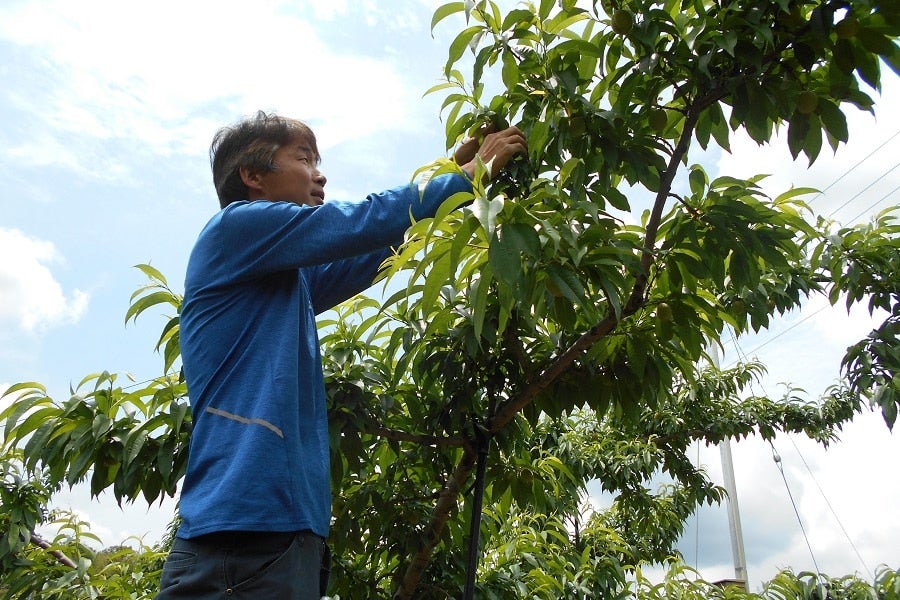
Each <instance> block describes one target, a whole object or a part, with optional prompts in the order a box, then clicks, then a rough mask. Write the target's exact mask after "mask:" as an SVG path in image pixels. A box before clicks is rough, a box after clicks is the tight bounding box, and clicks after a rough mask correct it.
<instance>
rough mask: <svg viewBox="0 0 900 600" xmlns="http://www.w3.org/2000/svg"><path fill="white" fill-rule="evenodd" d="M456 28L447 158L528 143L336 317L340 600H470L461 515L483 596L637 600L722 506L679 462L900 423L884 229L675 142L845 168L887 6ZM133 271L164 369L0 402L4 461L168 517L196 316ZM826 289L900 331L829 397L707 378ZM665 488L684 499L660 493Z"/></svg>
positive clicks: (744, 378)
mask: <svg viewBox="0 0 900 600" xmlns="http://www.w3.org/2000/svg"><path fill="white" fill-rule="evenodd" d="M460 14H461V15H462V16H464V17H465V20H466V27H465V28H464V29H463V30H462V31H461V32H460V33H459V34H458V35H457V36H456V38H455V39H454V41H453V42H452V44H451V46H450V49H449V58H448V61H447V64H446V67H445V70H444V74H445V76H446V82H444V83H442V84H440V85H438V86H435V88H433V89H432V90H431V91H432V92H433V93H438V92H441V93H446V94H447V96H446V100H445V101H444V109H445V111H446V115H445V122H446V131H447V146H448V148H449V147H451V146H453V145H454V144H455V143H456V142H457V140H458V139H459V138H461V137H462V136H464V135H466V134H477V132H478V131H479V130H480V128H481V127H483V126H484V125H485V124H492V125H494V126H503V125H506V124H508V123H515V124H518V125H519V126H520V127H521V128H522V129H523V130H524V131H525V132H526V134H527V136H528V140H529V148H530V151H529V155H528V157H526V158H525V159H524V160H522V161H520V162H518V163H515V164H513V165H512V166H511V167H509V168H508V169H507V171H506V172H505V173H503V174H501V176H500V177H499V178H497V179H496V180H495V182H494V183H492V184H490V185H489V186H487V187H481V186H477V189H476V190H475V193H474V194H473V195H465V194H463V195H458V196H456V197H454V198H451V199H450V200H448V201H447V203H446V204H445V205H444V207H443V208H442V210H441V211H440V213H439V214H438V215H437V216H436V217H435V218H433V219H426V220H423V221H420V222H418V223H416V224H414V226H413V227H412V228H411V230H410V232H409V235H408V238H407V243H406V244H405V246H404V247H403V248H401V249H400V251H399V252H398V253H397V255H396V256H395V257H394V258H393V259H391V260H390V261H389V262H388V264H387V266H386V269H385V271H384V278H385V280H391V281H398V280H399V281H401V289H399V291H397V292H396V293H393V294H392V295H391V296H390V297H389V298H386V299H384V300H383V301H376V300H373V299H367V298H360V299H358V300H356V301H353V302H351V303H348V304H346V305H344V306H342V307H339V308H338V309H337V310H336V311H335V312H334V313H333V314H332V315H331V316H330V317H329V318H324V319H322V321H321V322H320V328H321V330H320V333H321V341H322V345H323V349H324V351H323V355H324V357H325V360H324V367H325V370H326V382H327V387H328V398H329V403H330V415H331V434H332V447H333V449H334V453H333V463H332V475H333V487H334V490H335V505H334V513H335V523H334V535H333V539H332V543H333V545H334V547H335V551H336V552H335V553H336V557H337V564H336V565H335V569H334V573H335V583H334V585H333V592H334V593H337V594H339V595H341V596H342V597H345V596H352V597H354V598H357V597H359V595H360V594H361V593H363V592H362V591H361V590H367V591H369V597H373V598H380V597H385V596H387V595H390V594H395V596H396V597H397V598H411V597H425V598H444V597H456V596H458V595H459V593H460V591H461V590H462V589H463V587H464V583H465V573H466V571H467V567H468V566H469V561H468V560H467V555H466V551H465V548H466V544H467V540H468V539H469V536H468V530H467V529H468V528H467V523H468V522H469V520H470V519H475V523H476V525H477V526H478V527H477V528H476V531H479V532H480V537H481V546H480V548H478V550H479V554H480V555H481V558H482V560H481V562H480V566H479V569H478V596H479V597H481V598H517V597H529V598H531V597H541V598H556V597H560V596H584V597H604V598H606V597H609V598H613V597H625V596H628V594H629V593H630V592H631V591H632V590H633V587H632V583H629V581H630V580H629V578H628V577H627V576H626V574H625V573H626V568H633V566H634V565H638V564H639V563H641V562H645V561H661V560H665V559H666V558H667V557H668V556H670V555H671V554H672V553H673V549H674V544H675V541H676V540H677V538H678V535H679V533H680V532H681V529H682V527H683V524H684V520H685V519H686V518H687V516H689V515H690V514H691V513H692V512H693V511H694V510H695V509H696V507H697V506H698V505H699V504H700V503H704V502H718V501H720V500H721V499H722V497H723V491H722V490H721V489H719V488H718V487H716V486H715V485H713V484H712V483H711V482H710V481H709V480H708V479H707V477H706V476H705V474H704V473H703V472H701V471H699V470H698V469H697V468H696V467H694V466H693V465H692V464H691V462H690V460H689V459H688V456H687V449H688V447H689V446H690V445H691V444H692V443H693V442H695V441H697V440H701V441H705V442H707V443H714V442H718V441H721V440H723V439H725V438H740V437H745V436H748V435H751V434H757V435H762V436H763V437H764V438H771V437H772V436H774V435H775V434H776V433H777V432H779V431H789V432H802V433H804V434H806V435H809V436H810V437H812V438H814V439H816V440H819V441H820V442H822V443H823V444H827V443H829V442H830V441H831V440H833V439H834V432H835V430H836V428H838V427H840V426H841V424H843V423H845V422H847V421H848V420H850V419H852V418H853V416H854V414H856V413H858V412H859V411H860V410H864V409H865V408H866V407H867V406H873V407H875V408H877V409H879V410H881V411H882V414H883V415H884V418H885V421H886V423H887V424H888V426H893V423H894V422H895V419H896V414H897V404H898V402H900V379H898V378H897V372H898V364H900V354H898V350H897V349H898V344H897V335H898V333H900V302H898V298H900V253H898V246H900V236H898V235H897V233H898V226H897V225H896V223H895V215H894V213H893V212H891V211H887V212H885V213H882V214H881V215H879V216H878V217H877V218H876V219H874V220H873V221H872V222H871V223H869V224H865V225H861V226H855V227H841V226H839V225H838V224H834V223H830V222H827V221H826V220H824V219H822V218H816V217H815V216H814V215H813V214H812V213H811V211H809V209H808V207H807V206H806V205H805V204H804V203H803V202H802V197H803V196H804V195H805V194H808V193H809V192H810V191H811V190H805V189H792V190H788V191H786V192H785V193H784V194H782V195H780V196H778V197H776V198H774V199H772V198H769V197H767V196H766V195H765V194H763V193H762V191H761V189H760V186H759V183H760V178H759V177H756V178H751V179H748V180H740V179H736V178H733V177H729V176H727V175H725V176H720V177H718V178H715V179H710V177H709V176H708V175H707V173H706V172H705V170H704V169H703V167H702V166H701V165H689V151H690V149H691V148H692V146H695V145H696V146H699V147H701V148H706V147H707V146H709V145H710V144H716V145H718V146H720V147H722V148H724V149H726V150H728V149H729V144H730V139H731V136H732V135H733V134H734V132H736V131H738V130H743V131H745V132H746V133H747V134H749V135H750V136H751V137H752V138H753V139H754V140H756V141H757V142H759V143H765V142H767V141H768V140H770V139H771V138H772V136H773V132H774V131H775V129H776V128H779V127H787V131H788V144H789V147H790V150H791V152H792V154H793V155H794V157H795V158H797V157H799V156H800V154H803V155H804V156H805V157H806V158H807V159H808V160H809V162H812V161H814V160H815V159H816V157H817V156H818V155H819V153H820V151H821V148H822V145H823V140H827V141H828V142H829V144H830V145H831V146H832V147H834V148H837V147H838V146H839V145H840V143H842V142H845V141H847V139H848V136H849V131H848V128H847V122H846V118H845V116H844V111H845V110H853V109H861V110H872V108H873V101H872V99H871V98H870V96H869V95H868V94H867V93H866V92H865V91H863V89H861V88H860V85H861V84H863V85H867V86H869V87H870V88H873V89H876V90H877V89H878V87H879V84H880V78H881V69H882V66H883V65H887V66H889V67H890V68H891V69H893V70H894V71H897V70H898V66H900V50H898V47H897V45H896V43H895V39H896V37H897V36H898V31H900V8H898V7H897V6H895V4H894V3H891V2H886V1H881V2H879V1H867V0H852V1H837V0H828V1H822V0H808V1H804V0H769V1H764V2H754V3H746V2H740V1H739V0H731V1H728V0H720V1H716V2H714V1H712V0H684V1H676V0H664V1H651V0H622V1H620V2H612V1H602V2H601V1H598V2H594V3H592V4H590V5H589V6H588V8H584V7H582V6H581V5H578V4H577V3H576V2H574V1H571V0H562V1H561V2H556V1H554V0H541V1H540V2H539V3H526V4H524V5H522V6H521V7H519V8H515V9H513V10H510V11H508V12H503V11H501V9H500V8H499V7H498V6H497V5H496V4H495V3H494V2H490V1H488V0H482V1H478V2H474V1H466V2H450V3H447V4H444V5H443V6H441V7H440V8H438V10H437V11H436V12H435V15H434V19H433V21H432V27H437V26H439V25H440V24H441V23H442V22H443V21H445V20H446V19H448V18H451V17H453V16H454V15H460ZM469 53H470V54H469ZM470 55H471V57H469V56H470ZM463 64H465V65H467V66H468V68H469V69H470V71H471V74H470V75H469V76H468V77H466V76H464V75H463V72H462V70H461V69H462V68H463V67H462V66H461V65H463ZM492 88H496V91H495V92H489V91H488V90H491V89H492ZM455 168H456V166H455V165H453V164H452V163H451V162H449V161H439V162H438V163H435V164H434V165H430V166H429V167H428V168H426V169H424V170H423V172H421V173H420V174H419V175H422V176H426V177H427V176H429V175H430V174H434V173H440V172H443V171H447V170H453V169H455ZM484 168H490V165H484ZM641 193H642V194H643V195H649V197H650V198H651V200H650V205H649V207H648V209H647V210H643V211H641V210H640V209H639V207H638V204H637V203H636V202H635V201H634V197H637V196H638V195H639V194H641ZM629 195H630V196H632V198H629ZM141 268H142V269H143V270H144V272H145V273H146V274H147V275H148V276H149V277H150V283H149V284H148V285H147V287H145V288H143V289H141V290H138V291H137V292H136V293H135V295H134V296H133V298H132V300H133V302H132V305H131V308H130V309H129V311H128V313H127V317H126V320H127V319H130V318H136V317H137V316H138V315H139V314H141V313H142V312H144V311H145V310H147V309H149V308H151V307H153V306H157V305H158V304H169V305H171V306H172V307H173V308H174V309H175V312H176V315H175V316H173V317H172V318H171V319H170V320H169V321H168V323H167V325H166V326H165V328H164V330H163V333H162V335H161V337H160V340H159V344H158V349H161V350H162V352H163V357H164V372H165V375H164V376H162V377H160V378H158V379H155V380H153V381H151V382H149V384H146V385H143V386H141V389H138V390H136V391H135V390H130V391H126V390H124V389H123V388H122V387H121V386H120V385H119V384H118V380H117V376H116V375H111V374H108V373H103V374H99V375H92V376H89V377H86V378H85V379H84V380H83V381H82V382H81V384H80V385H79V386H78V387H77V388H76V389H75V390H72V395H71V398H70V399H69V400H67V401H64V402H57V401H55V400H53V399H52V398H50V397H49V396H48V395H47V393H46V389H45V388H43V387H42V386H40V385H39V384H34V383H26V384H19V385H17V386H13V387H12V388H11V389H10V390H9V391H7V395H8V396H9V395H16V396H17V399H16V400H15V402H14V403H13V404H12V406H11V407H10V408H8V409H6V410H5V411H4V412H3V413H2V414H0V418H2V419H5V421H6V423H5V436H6V437H5V440H6V446H7V447H9V448H20V449H21V455H19V456H15V457H13V458H14V460H15V461H18V463H19V464H21V466H22V468H23V469H24V470H25V471H26V472H27V473H29V474H31V475H32V476H34V477H37V476H39V475H42V474H43V477H45V478H46V487H47V489H51V490H52V489H54V488H55V487H56V486H59V485H61V484H63V483H68V484H70V485H71V484H73V483H75V482H79V481H82V480H85V479H87V478H90V485H91V487H92V490H93V491H94V492H95V493H99V491H100V490H103V489H106V488H110V487H111V488H112V489H113V492H114V494H115V495H116V497H117V498H119V499H120V501H121V500H127V501H131V500H134V499H135V498H137V497H139V496H143V497H144V498H145V499H146V500H147V501H149V502H152V501H153V500H155V499H156V498H158V497H160V495H161V494H163V493H166V494H173V493H174V492H175V490H176V488H177V484H178V481H179V479H180V477H181V476H182V474H183V470H184V459H185V456H186V448H187V446H186V440H187V438H188V435H189V431H190V417H189V414H188V408H187V406H188V405H187V394H188V390H187V389H186V388H185V385H184V381H183V379H182V378H181V376H180V373H178V371H177V370H175V367H176V365H177V357H178V351H179V346H178V317H177V310H178V308H179V307H180V300H181V299H180V297H179V296H178V294H177V293H176V292H174V291H173V290H171V289H170V288H169V286H168V284H167V282H166V280H165V278H164V277H163V275H162V274H161V273H159V272H158V271H156V270H155V269H153V268H152V267H149V266H146V265H143V266H141ZM810 294H826V295H827V296H828V298H829V299H830V300H831V302H832V303H836V302H839V301H842V299H843V301H845V302H847V303H848V304H853V303H858V302H868V305H869V307H870V310H874V309H875V308H883V309H885V310H887V312H888V317H887V318H886V319H885V321H884V322H883V323H882V324H881V325H880V326H879V327H878V328H877V329H876V330H875V331H873V332H872V334H871V335H870V336H868V337H867V338H866V339H865V340H861V341H860V343H859V344H858V345H856V346H855V347H854V348H852V349H851V350H850V351H848V354H847V357H846V359H845V362H844V365H843V374H844V376H845V382H844V383H842V384H841V385H838V386H834V387H832V388H830V389H828V390H825V391H824V393H823V396H822V397H821V398H819V399H816V400H809V399H805V398H803V397H799V396H798V395H797V394H796V393H795V392H793V391H790V392H788V393H787V394H786V395H785V396H784V397H783V398H764V397H755V396H748V395H747V393H746V390H747V389H748V385H749V383H750V382H752V381H753V380H754V378H756V377H758V376H759V373H760V372H761V369H762V368H763V367H762V366H761V365H758V364H752V363H751V364H743V365H738V366H736V367H734V368H732V369H729V370H725V371H719V370H716V369H712V368H710V367H708V366H707V362H708V361H707V360H706V358H707V351H708V348H709V347H710V346H714V345H716V344H719V343H720V340H721V339H722V336H723V335H727V334H728V332H730V331H733V332H735V333H737V334H740V333H743V332H746V331H749V330H759V329H761V328H764V327H766V326H767V325H768V324H769V322H770V320H771V319H772V317H773V316H774V315H776V314H778V313H784V312H786V311H788V310H790V309H792V308H794V307H797V306H799V305H800V304H801V303H802V302H803V300H804V299H805V298H806V297H807V296H808V295H810ZM479 463H480V464H481V465H483V469H484V472H485V478H484V489H483V491H482V490H481V489H478V490H477V493H476V489H475V488H476V487H478V488H480V486H474V485H473V475H474V474H475V473H476V472H477V471H479V469H478V466H479ZM660 471H662V472H665V473H667V474H668V475H669V476H671V478H672V480H673V481H674V484H673V485H672V486H669V487H666V488H664V489H662V490H659V491H651V490H649V489H647V482H648V481H649V480H650V478H651V477H652V476H653V475H654V474H655V473H657V472H660ZM593 479H597V480H599V481H600V482H601V483H602V485H603V486H604V488H605V489H607V490H609V491H611V492H615V493H616V494H617V496H616V501H615V503H614V505H613V506H612V508H611V509H609V510H608V511H605V512H603V513H598V514H592V513H589V512H586V511H585V506H584V504H583V500H584V497H585V484H586V482H587V481H589V480H593ZM476 498H483V499H484V507H485V508H484V510H483V514H481V516H480V518H479V513H478V511H475V510H473V508H474V507H475V505H476V503H475V499H476ZM29 514H33V513H29ZM473 514H474V516H473ZM9 518H10V519H11V522H13V523H21V525H18V527H19V529H18V530H17V531H18V532H19V535H18V537H14V536H10V539H11V540H12V543H11V544H10V548H11V550H10V552H14V551H16V550H18V549H20V547H21V543H22V541H23V540H24V541H27V538H28V534H29V532H30V531H32V530H33V519H32V521H25V520H20V519H17V518H16V517H15V516H11V517H9ZM16 540H19V541H18V542H17V541H16ZM627 565H632V567H627ZM351 590H352V592H351Z"/></svg>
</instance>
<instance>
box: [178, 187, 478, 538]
mask: <svg viewBox="0 0 900 600" xmlns="http://www.w3.org/2000/svg"><path fill="white" fill-rule="evenodd" d="M470 190H471V184H470V182H469V181H468V179H466V178H465V177H464V176H462V175H443V176H439V177H435V178H434V179H432V180H431V181H430V182H429V184H428V185H427V186H426V188H425V191H424V195H422V196H421V199H420V193H419V189H418V188H417V187H415V186H413V185H406V186H402V187H398V188H394V189H392V190H388V191H386V192H383V193H381V194H373V195H370V196H368V197H367V198H366V199H365V200H364V201H361V202H338V201H330V202H326V203H325V204H323V205H321V206H317V207H309V206H298V205H296V204H292V203H287V202H268V201H264V200H257V201H254V202H235V203H232V204H230V205H229V206H227V207H226V208H224V209H223V210H222V211H220V212H219V213H218V214H216V215H215V216H214V217H213V218H212V219H211V220H210V221H209V223H208V224H207V225H206V227H205V228H204V229H203V231H202V232H201V233H200V236H199V238H198V240H197V243H196V245H195V246H194V249H193V251H192V252H191V255H190V259H189V261H188V267H187V274H186V278H185V294H184V302H183V304H182V313H181V353H182V361H183V365H184V373H185V378H186V379H187V385H188V393H189V395H190V400H191V413H192V416H193V433H192V435H191V444H190V454H189V459H188V467H187V474H186V476H185V480H184V485H183V489H182V493H181V502H180V512H181V516H182V518H183V524H182V525H181V527H180V529H179V531H178V536H179V537H182V538H192V537H196V536H199V535H203V534H206V533H212V532H216V531H300V530H311V531H313V532H315V533H316V534H318V535H321V536H322V537H327V535H328V529H329V525H330V521H331V489H330V473H329V464H330V463H329V448H328V439H329V438H328V419H327V415H326V410H325V385H324V380H323V376H322V359H321V355H320V351H319V340H318V335H317V332H316V323H315V315H316V314H318V313H319V312H322V311H324V310H327V309H329V308H331V307H333V306H335V305H336V304H338V303H340V302H342V301H344V300H346V299H347V298H350V297H352V296H353V295H354V294H357V293H358V292H360V291H362V290H364V289H365V288H367V287H369V286H370V285H371V283H372V280H373V278H374V276H375V274H376V272H377V270H378V267H379V265H380V264H381V263H382V261H383V260H384V259H385V258H386V257H387V256H388V253H389V252H390V248H391V247H392V246H396V245H398V244H399V243H400V242H402V239H403V234H404V232H405V231H406V229H407V228H408V227H409V225H410V214H412V216H413V217H414V218H416V219H421V218H424V217H427V216H432V215H434V213H435V211H436V210H437V207H438V206H439V205H440V203H441V202H442V201H443V200H445V199H447V198H449V197H450V196H451V195H453V194H454V193H456V192H461V191H470Z"/></svg>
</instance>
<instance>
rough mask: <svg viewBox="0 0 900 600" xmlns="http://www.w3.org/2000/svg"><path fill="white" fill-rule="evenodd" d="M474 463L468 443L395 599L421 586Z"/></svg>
mask: <svg viewBox="0 0 900 600" xmlns="http://www.w3.org/2000/svg"><path fill="white" fill-rule="evenodd" d="M474 467H475V452H474V451H472V449H471V448H470V447H466V452H465V454H464V455H463V457H462V459H461V460H460V461H459V464H458V465H456V470H455V471H454V472H453V477H451V478H450V481H448V482H447V484H446V485H445V486H444V488H443V489H442V490H441V492H440V495H439V497H438V501H437V503H435V505H434V510H432V511H431V520H430V522H429V524H428V528H427V529H426V530H425V534H424V540H423V542H422V547H421V548H420V549H419V551H418V552H416V554H415V555H414V556H413V558H412V560H411V561H410V563H409V566H408V567H407V568H406V573H405V574H404V576H403V580H402V581H401V582H400V588H399V589H398V590H397V592H396V593H395V594H394V600H410V599H411V598H413V597H414V594H415V592H416V588H417V587H418V586H419V581H420V580H421V578H422V573H423V572H424V571H425V568H426V567H427V566H428V562H429V561H430V560H431V554H432V553H433V552H434V548H435V546H437V544H438V542H439V541H440V539H441V535H442V534H443V532H444V527H445V526H446V525H447V521H448V520H449V519H450V513H451V512H452V511H453V509H454V508H456V505H457V502H458V498H459V492H460V490H461V489H462V488H463V485H464V484H465V483H466V481H467V480H468V479H469V475H471V474H472V470H473V469H474Z"/></svg>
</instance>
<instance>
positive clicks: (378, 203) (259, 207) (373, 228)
mask: <svg viewBox="0 0 900 600" xmlns="http://www.w3.org/2000/svg"><path fill="white" fill-rule="evenodd" d="M471 189H472V186H471V183H470V182H469V180H468V179H467V178H466V177H465V176H463V175H459V174H450V175H441V176H438V177H435V178H433V179H432V180H431V181H429V183H428V185H427V186H425V189H424V190H422V191H421V192H420V190H419V188H418V187H416V186H415V185H412V184H408V185H405V186H400V187H396V188H393V189H390V190H387V191H384V192H381V193H379V194H371V195H369V196H368V197H366V199H365V200H362V201H358V202H345V201H329V202H326V203H325V204H323V205H321V206H315V207H311V206H298V205H296V204H292V203H288V202H263V201H256V202H237V203H234V204H232V205H230V206H228V207H226V208H225V209H224V210H222V211H221V212H220V213H219V214H218V215H217V216H216V217H215V218H214V220H213V221H212V222H211V223H210V226H207V228H206V229H205V230H204V232H203V233H201V237H200V240H198V245H200V246H205V250H204V252H202V254H203V256H205V257H206V259H207V260H205V261H201V262H202V263H205V264H194V265H193V266H194V267H195V274H197V275H199V274H200V273H204V272H205V275H206V277H208V278H210V279H212V280H214V281H219V282H222V283H226V282H227V283H237V282H240V281H245V280H249V279H255V278H257V277H263V276H266V275H268V274H271V273H275V272H278V271H286V270H291V269H301V268H311V270H310V274H311V277H312V279H313V280H315V282H316V285H317V287H318V288H319V290H318V291H317V292H316V293H317V294H320V295H321V297H322V298H323V300H324V299H325V298H336V297H339V296H341V295H343V293H337V294H334V293H323V292H322V289H321V288H322V287H323V286H326V285H329V282H330V285H336V286H340V285H344V284H346V283H347V282H341V281H340V278H339V277H331V276H328V277H325V276H324V275H326V274H328V273H329V272H331V273H335V274H339V273H340V272H341V271H342V270H344V272H346V269H347V268H350V270H351V271H354V272H358V275H362V273H363V272H364V273H365V277H364V278H363V279H365V280H366V281H365V282H359V281H356V282H353V283H354V285H352V286H350V287H351V288H353V289H357V291H358V290H359V286H360V284H364V285H363V287H362V289H365V287H367V286H368V285H370V284H371V281H372V278H373V277H374V275H375V273H376V271H377V267H378V264H380V262H381V260H383V259H384V258H385V257H386V256H387V255H386V253H385V252H384V251H385V250H386V249H389V248H390V247H392V246H396V245H398V244H400V243H401V242H402V241H403V234H404V232H405V231H406V230H407V229H408V228H409V226H410V223H411V220H410V218H411V217H412V218H413V219H416V220H418V219H422V218H426V217H430V216H433V215H434V214H435V212H436V211H437V209H438V207H439V206H440V204H441V203H442V202H443V201H444V200H446V199H447V198H449V197H450V196H452V195H453V194H455V193H457V192H468V191H471ZM373 253H375V254H373ZM365 255H371V256H369V257H368V258H367V259H366V260H365V261H362V262H363V263H365V264H361V265H357V267H360V266H361V267H363V268H362V269H359V268H356V269H354V268H352V266H353V265H349V264H344V265H339V264H336V263H340V262H341V261H345V260H347V259H352V258H354V257H360V256H365ZM379 256H380V258H379ZM376 261H377V264H375V265H374V267H371V265H370V263H371V262H376ZM326 265H334V266H328V267H325V266H326ZM319 268H322V269H324V270H323V271H321V272H320V273H316V270H317V269H319ZM348 289H349V288H348ZM350 295H352V294H350ZM346 297H349V296H346ZM328 301H330V299H329V300H328ZM324 304H327V302H325V303H323V304H321V305H320V306H319V308H321V309H322V310H324V309H325V308H327V307H324Z"/></svg>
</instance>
